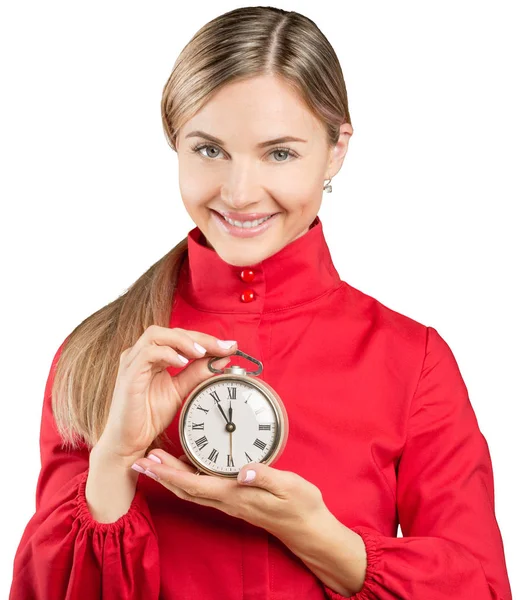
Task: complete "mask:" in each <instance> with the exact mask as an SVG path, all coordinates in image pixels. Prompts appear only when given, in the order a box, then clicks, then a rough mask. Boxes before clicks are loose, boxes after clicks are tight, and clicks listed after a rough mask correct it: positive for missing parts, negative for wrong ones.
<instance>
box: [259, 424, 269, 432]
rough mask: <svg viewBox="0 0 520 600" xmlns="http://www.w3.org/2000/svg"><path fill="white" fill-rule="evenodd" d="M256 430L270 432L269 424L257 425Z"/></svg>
mask: <svg viewBox="0 0 520 600" xmlns="http://www.w3.org/2000/svg"><path fill="white" fill-rule="evenodd" d="M258 429H259V431H271V423H267V424H263V423H259V424H258Z"/></svg>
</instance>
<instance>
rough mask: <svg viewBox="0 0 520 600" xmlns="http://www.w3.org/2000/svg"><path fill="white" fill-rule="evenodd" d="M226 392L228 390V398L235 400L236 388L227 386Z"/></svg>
mask: <svg viewBox="0 0 520 600" xmlns="http://www.w3.org/2000/svg"><path fill="white" fill-rule="evenodd" d="M228 392H229V396H228V400H236V399H237V388H235V387H233V388H230V387H228Z"/></svg>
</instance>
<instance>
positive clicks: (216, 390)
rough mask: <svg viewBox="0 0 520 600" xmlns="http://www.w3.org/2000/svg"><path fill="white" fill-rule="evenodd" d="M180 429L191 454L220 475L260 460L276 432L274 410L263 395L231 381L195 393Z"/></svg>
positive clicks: (268, 450) (218, 382)
mask: <svg viewBox="0 0 520 600" xmlns="http://www.w3.org/2000/svg"><path fill="white" fill-rule="evenodd" d="M230 409H231V418H230ZM183 427H184V437H185V442H186V444H187V445H188V447H189V449H190V451H191V453H192V454H193V455H194V456H195V457H196V458H197V460H198V461H199V462H200V463H202V464H203V465H205V466H206V467H207V468H209V469H211V470H212V471H218V472H220V473H223V474H224V473H229V474H236V473H238V472H239V471H240V469H241V467H243V466H244V465H245V464H247V463H250V462H261V461H262V460H264V459H265V457H267V456H268V455H269V454H271V452H272V450H273V447H274V445H275V442H276V440H277V433H278V432H277V429H278V428H277V418H276V413H275V410H274V408H273V406H272V404H271V403H270V402H269V400H268V399H267V398H266V397H265V396H264V394H263V393H262V392H261V391H259V390H258V389H257V388H255V387H253V386H251V385H248V384H247V383H245V382H242V381H237V380H232V379H229V380H225V379H221V380H219V381H217V382H215V384H213V385H209V386H208V387H206V388H204V389H203V390H202V391H201V392H199V394H197V396H196V398H195V399H194V400H192V401H191V403H190V405H189V406H188V407H187V410H186V413H185V415H184V425H183Z"/></svg>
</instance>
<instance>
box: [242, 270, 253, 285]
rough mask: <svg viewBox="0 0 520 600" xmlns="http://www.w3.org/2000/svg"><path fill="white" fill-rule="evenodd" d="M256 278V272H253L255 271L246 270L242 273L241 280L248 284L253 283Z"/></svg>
mask: <svg viewBox="0 0 520 600" xmlns="http://www.w3.org/2000/svg"><path fill="white" fill-rule="evenodd" d="M254 278H255V272H254V271H253V269H244V270H243V271H242V272H241V273H240V279H241V280H242V281H247V283H250V282H251V281H253V279H254Z"/></svg>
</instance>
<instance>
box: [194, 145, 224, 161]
mask: <svg viewBox="0 0 520 600" xmlns="http://www.w3.org/2000/svg"><path fill="white" fill-rule="evenodd" d="M208 148H209V149H210V150H216V152H217V154H218V152H220V150H219V149H218V148H217V147H216V146H208V145H207V144H206V145H205V146H199V147H198V148H197V150H198V151H200V150H207V149H208ZM202 156H204V157H205V158H215V154H210V156H207V155H206V154H203V155H202Z"/></svg>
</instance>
